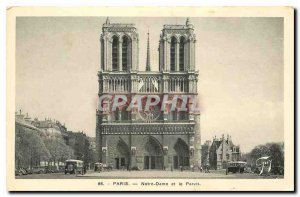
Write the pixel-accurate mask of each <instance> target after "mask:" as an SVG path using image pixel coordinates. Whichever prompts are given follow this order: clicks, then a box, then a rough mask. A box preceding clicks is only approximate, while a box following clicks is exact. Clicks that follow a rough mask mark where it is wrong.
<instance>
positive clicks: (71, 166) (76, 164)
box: [65, 159, 84, 174]
mask: <svg viewBox="0 0 300 197" xmlns="http://www.w3.org/2000/svg"><path fill="white" fill-rule="evenodd" d="M68 173H70V174H77V173H80V174H84V167H83V161H81V160H76V159H69V160H66V165H65V174H68Z"/></svg>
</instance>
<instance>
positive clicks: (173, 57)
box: [170, 37, 176, 71]
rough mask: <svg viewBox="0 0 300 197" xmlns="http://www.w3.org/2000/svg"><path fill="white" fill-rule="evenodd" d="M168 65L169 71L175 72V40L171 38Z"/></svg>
mask: <svg viewBox="0 0 300 197" xmlns="http://www.w3.org/2000/svg"><path fill="white" fill-rule="evenodd" d="M170 53H171V54H170V56H171V57H170V58H171V59H170V60H171V61H170V63H171V71H175V53H176V38H175V37H172V39H171V52H170Z"/></svg>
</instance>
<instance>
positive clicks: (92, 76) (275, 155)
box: [7, 7, 294, 191]
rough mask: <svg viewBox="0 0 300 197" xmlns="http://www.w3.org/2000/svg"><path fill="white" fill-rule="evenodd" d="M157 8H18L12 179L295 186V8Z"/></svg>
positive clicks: (22, 184) (96, 187)
mask: <svg viewBox="0 0 300 197" xmlns="http://www.w3.org/2000/svg"><path fill="white" fill-rule="evenodd" d="M98 9H99V10H98ZM157 9H158V8H157ZM157 9H156V8H138V7H135V8H133V7H132V8H128V10H126V11H125V10H124V9H121V8H97V9H93V8H82V9H71V8H69V9H68V8H30V7H27V8H24V7H23V8H22V7H19V8H16V7H14V8H10V9H8V10H7V17H8V21H7V27H8V32H10V33H11V34H10V35H9V37H8V42H7V46H8V49H7V50H8V53H9V55H8V58H9V60H8V65H7V69H8V72H7V83H8V84H7V92H8V93H7V94H8V96H7V97H8V100H9V101H8V104H7V114H8V118H7V119H8V120H7V129H8V130H7V141H8V144H7V164H8V166H9V168H8V171H7V173H8V177H7V180H8V183H7V184H8V189H9V190H10V191H293V190H294V82H293V81H294V51H293V50H294V43H293V39H294V37H293V33H294V22H293V20H294V10H293V9H292V8H289V7H277V8H274V7H273V8H271V7H266V8H255V7H252V8H242V7H240V8H237V7H236V8H207V9H205V8H183V7H181V8H160V9H161V10H160V11H161V12H157ZM120 10H123V11H122V12H120ZM74 13H75V14H74ZM63 183H65V184H63ZM37 184H38V185H37Z"/></svg>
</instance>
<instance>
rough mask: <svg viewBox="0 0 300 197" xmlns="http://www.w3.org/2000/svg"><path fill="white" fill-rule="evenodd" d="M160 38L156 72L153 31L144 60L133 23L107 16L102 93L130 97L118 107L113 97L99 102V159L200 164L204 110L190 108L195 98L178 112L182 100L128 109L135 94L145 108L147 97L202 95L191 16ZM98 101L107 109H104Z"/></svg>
mask: <svg viewBox="0 0 300 197" xmlns="http://www.w3.org/2000/svg"><path fill="white" fill-rule="evenodd" d="M145 42H146V41H145ZM158 42H159V48H158V53H159V70H158V71H154V70H152V69H151V65H150V47H149V33H148V40H147V59H146V60H145V64H144V63H141V61H139V36H138V30H137V29H136V27H135V26H134V24H125V23H111V22H110V20H109V19H108V18H107V20H106V22H105V23H104V24H103V27H102V34H101V38H100V44H101V53H100V54H101V67H100V71H99V72H98V81H99V92H98V96H99V98H100V97H101V96H103V95H111V97H114V96H116V95H125V96H126V97H128V101H127V102H126V103H125V104H124V106H118V107H116V108H115V109H114V110H112V102H113V101H114V99H107V100H105V99H104V100H101V102H100V103H99V104H98V109H97V123H96V142H97V154H98V161H99V162H101V163H103V164H106V165H110V166H112V167H113V169H133V168H138V169H143V170H148V169H149V170H150V169H157V170H158V169H159V170H171V169H179V168H180V167H183V168H189V167H190V166H199V165H200V164H201V161H200V160H201V133H200V112H199V111H193V110H190V106H191V105H193V104H194V102H195V100H193V99H188V101H187V102H186V105H187V107H188V109H189V110H187V111H181V110H179V106H178V105H177V104H176V106H175V107H174V110H171V107H170V104H168V105H167V106H166V107H165V108H164V109H163V110H161V108H160V107H159V106H160V104H158V105H157V106H154V107H152V108H151V110H147V111H145V110H137V109H136V108H133V109H132V110H130V111H128V110H126V107H125V106H126V105H128V103H129V102H130V100H131V98H132V97H133V96H135V95H140V96H141V98H142V106H145V101H144V100H143V98H146V97H147V95H157V96H158V97H159V98H164V96H166V95H167V96H168V98H169V99H170V98H173V97H175V96H177V97H180V95H188V96H197V95H198V93H197V81H198V71H197V70H196V68H197V67H196V66H195V44H196V38H195V33H194V26H193V25H192V24H191V22H190V20H189V19H187V20H186V21H185V23H184V22H183V24H182V25H174V24H167V25H164V26H163V27H162V33H161V35H160V40H159V41H158ZM144 70H145V71H144ZM181 104H182V102H181ZM99 105H100V106H101V107H102V106H106V109H108V110H99Z"/></svg>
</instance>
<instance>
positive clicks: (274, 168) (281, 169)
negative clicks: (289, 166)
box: [271, 166, 284, 175]
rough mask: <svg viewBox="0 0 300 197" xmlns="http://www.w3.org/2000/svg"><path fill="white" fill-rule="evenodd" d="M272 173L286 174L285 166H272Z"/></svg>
mask: <svg viewBox="0 0 300 197" xmlns="http://www.w3.org/2000/svg"><path fill="white" fill-rule="evenodd" d="M271 173H272V174H279V175H284V167H282V166H272V168H271Z"/></svg>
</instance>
